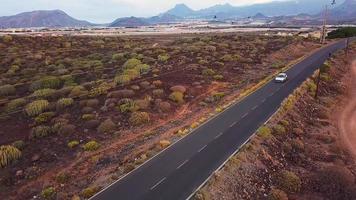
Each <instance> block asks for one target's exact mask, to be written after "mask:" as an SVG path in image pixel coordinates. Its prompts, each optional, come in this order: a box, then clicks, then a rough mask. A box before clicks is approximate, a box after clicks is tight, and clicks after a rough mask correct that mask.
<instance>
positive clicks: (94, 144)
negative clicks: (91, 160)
mask: <svg viewBox="0 0 356 200" xmlns="http://www.w3.org/2000/svg"><path fill="white" fill-rule="evenodd" d="M99 147H100V144H99V143H97V142H96V141H94V140H93V141H90V142H88V143H86V144H85V145H84V146H83V149H84V151H95V150H97V149H99Z"/></svg>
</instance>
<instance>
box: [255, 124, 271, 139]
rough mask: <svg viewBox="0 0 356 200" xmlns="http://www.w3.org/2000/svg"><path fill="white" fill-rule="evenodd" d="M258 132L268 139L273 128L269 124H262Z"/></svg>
mask: <svg viewBox="0 0 356 200" xmlns="http://www.w3.org/2000/svg"><path fill="white" fill-rule="evenodd" d="M257 134H258V136H260V137H262V138H264V139H267V138H270V137H271V136H272V130H271V129H270V128H269V127H267V126H262V127H261V128H259V129H258V131H257Z"/></svg>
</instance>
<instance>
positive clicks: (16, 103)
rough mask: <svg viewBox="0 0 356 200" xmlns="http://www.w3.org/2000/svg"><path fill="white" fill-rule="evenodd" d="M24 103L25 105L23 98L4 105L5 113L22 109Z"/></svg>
mask: <svg viewBox="0 0 356 200" xmlns="http://www.w3.org/2000/svg"><path fill="white" fill-rule="evenodd" d="M26 103H27V102H26V100H25V99H23V98H19V99H14V100H11V101H10V102H9V103H7V104H6V106H5V111H6V112H12V111H15V110H17V109H19V108H21V107H23V106H24V105H26Z"/></svg>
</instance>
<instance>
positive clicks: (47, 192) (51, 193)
mask: <svg viewBox="0 0 356 200" xmlns="http://www.w3.org/2000/svg"><path fill="white" fill-rule="evenodd" d="M41 196H42V198H44V199H55V196H56V190H55V189H54V187H48V188H45V189H43V190H42V192H41Z"/></svg>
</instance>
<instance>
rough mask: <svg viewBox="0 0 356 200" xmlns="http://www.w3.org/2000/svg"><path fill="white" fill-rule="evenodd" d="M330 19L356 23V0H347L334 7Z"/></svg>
mask: <svg viewBox="0 0 356 200" xmlns="http://www.w3.org/2000/svg"><path fill="white" fill-rule="evenodd" d="M329 19H330V21H333V22H344V23H347V22H350V23H354V24H355V23H356V0H346V1H345V2H344V3H343V4H341V5H339V6H337V7H336V8H334V9H332V10H331V12H330V14H329Z"/></svg>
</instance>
